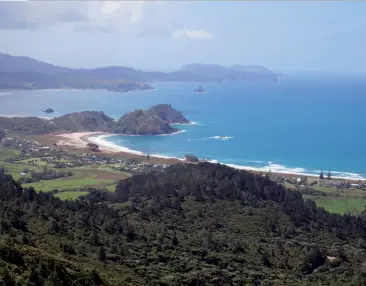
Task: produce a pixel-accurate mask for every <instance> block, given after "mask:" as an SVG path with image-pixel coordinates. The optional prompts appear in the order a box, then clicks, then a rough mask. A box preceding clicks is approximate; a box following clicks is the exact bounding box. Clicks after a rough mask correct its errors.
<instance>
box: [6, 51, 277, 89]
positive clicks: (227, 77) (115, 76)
mask: <svg viewBox="0 0 366 286" xmlns="http://www.w3.org/2000/svg"><path fill="white" fill-rule="evenodd" d="M277 80H278V79H277V74H276V73H275V72H273V71H271V70H269V69H267V68H264V67H261V66H242V65H234V66H231V67H225V66H220V65H208V64H189V65H185V66H183V67H182V68H181V69H179V70H177V71H173V72H168V73H164V72H146V71H141V70H136V69H133V68H128V67H118V66H109V67H101V68H95V69H72V68H66V67H60V66H55V65H52V64H49V63H45V62H41V61H38V60H35V59H32V58H29V57H20V56H11V55H8V54H3V53H0V88H2V89H12V88H22V89H40V88H81V89H83V88H90V89H98V88H103V89H109V90H112V91H129V90H135V89H143V90H145V89H151V88H152V87H151V86H150V85H148V84H141V83H142V82H152V81H201V82H202V81H207V82H212V81H215V82H221V81H277Z"/></svg>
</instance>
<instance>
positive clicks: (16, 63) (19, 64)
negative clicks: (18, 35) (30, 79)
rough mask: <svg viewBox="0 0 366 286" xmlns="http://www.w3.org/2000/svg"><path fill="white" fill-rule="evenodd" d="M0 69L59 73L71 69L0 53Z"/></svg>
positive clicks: (5, 70) (50, 73)
mask: <svg viewBox="0 0 366 286" xmlns="http://www.w3.org/2000/svg"><path fill="white" fill-rule="evenodd" d="M0 71H2V72H31V71H33V72H38V73H43V74H49V75H54V74H60V73H67V72H70V71H72V69H70V68H65V67H59V66H55V65H52V64H49V63H45V62H41V61H38V60H35V59H32V58H30V57H21V56H11V55H8V54H3V53H0Z"/></svg>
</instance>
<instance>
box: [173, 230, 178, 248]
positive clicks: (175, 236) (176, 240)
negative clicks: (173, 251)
mask: <svg viewBox="0 0 366 286" xmlns="http://www.w3.org/2000/svg"><path fill="white" fill-rule="evenodd" d="M172 244H173V246H177V245H178V244H179V240H178V237H177V233H176V232H175V231H174V233H173V237H172Z"/></svg>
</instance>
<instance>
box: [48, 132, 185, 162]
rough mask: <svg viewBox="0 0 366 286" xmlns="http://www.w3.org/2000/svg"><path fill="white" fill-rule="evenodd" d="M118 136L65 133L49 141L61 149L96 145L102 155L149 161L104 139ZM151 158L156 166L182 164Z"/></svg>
mask: <svg viewBox="0 0 366 286" xmlns="http://www.w3.org/2000/svg"><path fill="white" fill-rule="evenodd" d="M111 135H116V134H111V133H106V132H75V133H64V134H58V135H53V136H52V137H50V138H49V139H50V140H52V141H56V144H57V146H60V147H71V148H73V149H87V148H88V147H87V144H88V143H94V144H97V145H98V146H99V150H100V152H101V153H103V154H106V155H113V156H114V157H121V158H125V159H128V158H140V159H147V154H144V153H143V152H140V151H135V150H131V149H128V148H126V147H122V146H116V145H114V144H113V143H110V142H108V141H106V140H104V138H105V137H106V136H111ZM149 156H150V160H149V161H150V162H151V163H154V164H158V163H159V164H175V163H179V162H182V160H181V159H177V158H171V157H165V156H161V155H152V154H149Z"/></svg>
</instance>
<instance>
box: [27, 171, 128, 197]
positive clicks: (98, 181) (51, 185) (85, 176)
mask: <svg viewBox="0 0 366 286" xmlns="http://www.w3.org/2000/svg"><path fill="white" fill-rule="evenodd" d="M67 171H71V172H73V173H74V175H73V176H71V177H66V178H61V179H56V180H46V181H45V180H42V181H39V182H36V183H29V184H23V186H25V187H30V186H32V187H34V188H35V189H36V190H39V191H44V192H50V191H52V190H54V189H58V190H72V189H84V188H105V189H108V190H110V191H114V190H115V186H116V184H117V182H118V180H122V179H125V178H126V175H125V174H123V173H122V174H119V173H109V172H105V171H101V170H98V169H77V168H75V169H67Z"/></svg>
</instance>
